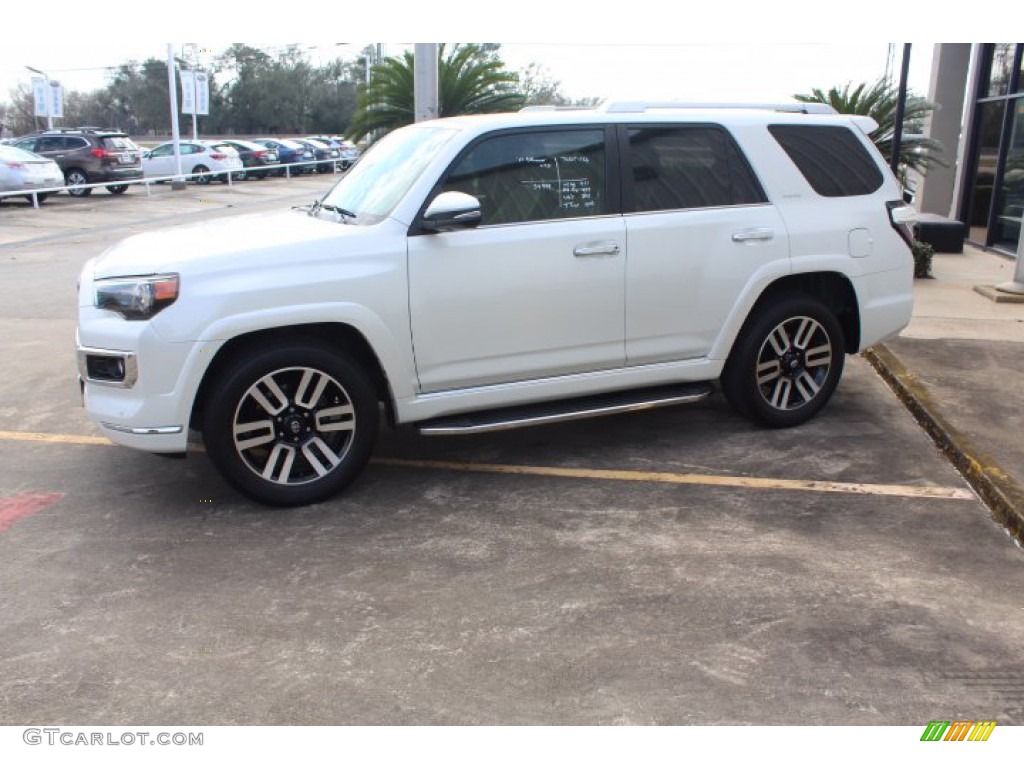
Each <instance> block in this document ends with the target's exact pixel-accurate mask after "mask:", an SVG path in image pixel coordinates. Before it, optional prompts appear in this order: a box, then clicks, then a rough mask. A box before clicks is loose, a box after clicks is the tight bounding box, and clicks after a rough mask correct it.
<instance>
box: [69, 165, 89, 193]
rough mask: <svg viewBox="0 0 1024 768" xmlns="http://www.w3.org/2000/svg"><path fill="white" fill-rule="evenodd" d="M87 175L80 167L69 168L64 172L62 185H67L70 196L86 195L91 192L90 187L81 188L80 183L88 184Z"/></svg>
mask: <svg viewBox="0 0 1024 768" xmlns="http://www.w3.org/2000/svg"><path fill="white" fill-rule="evenodd" d="M88 183H89V176H88V175H87V174H86V173H85V171H83V170H82V169H81V168H69V169H68V170H67V171H65V173H64V185H65V186H67V187H69V189H68V194H69V195H71V196H72V197H88V196H89V195H91V194H92V187H86V188H85V189H82V188H81V187H80V186H79V185H80V184H88Z"/></svg>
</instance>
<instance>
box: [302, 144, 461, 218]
mask: <svg viewBox="0 0 1024 768" xmlns="http://www.w3.org/2000/svg"><path fill="white" fill-rule="evenodd" d="M454 135H455V131H454V130H452V129H450V128H418V127H414V126H410V127H408V128H403V129H399V130H397V131H394V132H393V133H389V134H388V135H387V136H385V137H384V138H383V139H381V140H380V141H378V142H377V143H376V144H374V145H373V146H372V147H370V149H369V150H367V151H366V153H364V154H363V156H362V157H361V158H360V159H359V162H357V163H356V164H355V165H354V166H352V170H350V171H349V172H348V173H347V174H345V176H344V177H343V178H342V179H341V180H340V181H339V182H338V183H337V184H335V185H334V187H333V188H332V189H331V191H330V192H328V193H327V194H326V195H325V196H324V198H323V200H322V201H321V202H322V203H323V204H324V205H325V206H333V207H335V208H340V209H342V210H344V211H351V212H352V214H354V215H355V217H356V221H355V222H354V223H356V224H376V223H377V222H379V221H381V220H382V219H384V218H385V217H386V216H387V215H388V214H390V213H391V211H392V210H393V209H394V207H395V206H396V205H398V201H399V200H401V199H402V198H403V197H404V196H405V193H406V192H408V191H409V188H410V187H412V185H413V184H414V183H415V182H416V179H418V178H419V177H420V174H421V173H423V169H424V168H426V167H427V164H428V163H430V161H431V160H433V159H434V157H436V156H437V153H438V151H439V150H440V149H441V147H443V146H444V145H445V144H446V143H447V142H448V141H449V140H450V139H451V138H452V136H454Z"/></svg>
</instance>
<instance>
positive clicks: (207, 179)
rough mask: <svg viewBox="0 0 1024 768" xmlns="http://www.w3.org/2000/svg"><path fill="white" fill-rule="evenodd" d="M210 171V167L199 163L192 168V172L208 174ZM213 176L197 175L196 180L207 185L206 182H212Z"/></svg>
mask: <svg viewBox="0 0 1024 768" xmlns="http://www.w3.org/2000/svg"><path fill="white" fill-rule="evenodd" d="M209 172H210V169H209V168H207V167H206V166H205V165H197V166H196V167H195V168H193V169H192V173H206V174H208V173H209ZM211 178H212V177H211V176H196V177H195V179H194V181H195V182H196V184H203V185H205V184H209V183H210V179H211Z"/></svg>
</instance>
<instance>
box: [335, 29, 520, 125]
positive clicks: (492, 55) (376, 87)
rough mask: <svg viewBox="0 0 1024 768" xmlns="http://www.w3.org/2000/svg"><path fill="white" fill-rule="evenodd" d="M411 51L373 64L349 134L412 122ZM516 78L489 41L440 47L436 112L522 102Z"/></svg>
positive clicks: (507, 107)
mask: <svg viewBox="0 0 1024 768" xmlns="http://www.w3.org/2000/svg"><path fill="white" fill-rule="evenodd" d="M414 65H415V60H414V57H413V54H412V52H410V51H406V52H405V53H404V54H403V55H402V56H401V57H389V58H387V59H385V60H384V61H383V62H382V63H381V64H379V65H377V66H375V67H373V68H372V70H371V73H370V84H369V86H368V87H366V86H364V87H362V88H361V89H360V94H359V104H358V106H357V108H356V112H355V115H354V116H353V118H352V124H351V125H350V126H349V135H350V136H352V137H353V138H359V137H362V136H366V135H368V134H370V133H372V132H374V131H390V130H393V129H395V128H398V127H400V126H403V125H408V124H409V123H411V122H413V120H414V117H415V92H414V86H413V81H414V78H413V71H414ZM524 102H525V98H524V97H523V94H522V93H521V92H520V91H519V78H518V77H517V76H516V75H515V74H514V73H512V72H509V71H508V70H506V69H505V64H504V62H503V61H502V60H501V58H500V56H499V54H498V46H497V45H496V44H493V43H464V44H456V45H453V46H452V47H451V48H446V47H445V45H443V44H442V45H440V46H439V47H438V113H439V115H440V116H441V117H447V116H451V115H467V114H481V113H485V112H507V111H513V110H516V109H519V108H520V107H522V106H523V104H524Z"/></svg>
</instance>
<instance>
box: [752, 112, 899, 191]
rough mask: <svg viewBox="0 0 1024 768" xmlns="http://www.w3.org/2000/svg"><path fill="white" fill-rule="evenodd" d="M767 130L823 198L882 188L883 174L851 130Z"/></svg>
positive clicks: (790, 127) (798, 127)
mask: <svg viewBox="0 0 1024 768" xmlns="http://www.w3.org/2000/svg"><path fill="white" fill-rule="evenodd" d="M768 131H769V132H770V133H771V135H772V136H773V137H774V138H775V140H776V141H777V142H778V143H779V146H781V147H782V148H783V149H784V150H785V152H786V154H787V155H789V158H790V159H791V160H792V161H793V163H794V164H795V165H796V167H797V168H798V169H799V170H800V173H802V174H803V175H804V178H805V179H807V183H808V184H810V185H811V188H812V189H813V190H814V191H815V192H817V193H818V194H819V195H822V196H823V197H853V196H856V195H870V194H871V193H872V192H874V191H876V190H877V189H878V188H879V187H881V186H882V181H883V177H882V172H881V171H880V170H879V168H878V165H877V163H875V160H874V158H872V156H871V154H870V153H869V152H868V150H867V149H866V148H865V147H864V145H863V144H862V143H861V142H860V140H859V139H858V138H857V137H856V136H855V135H854V133H853V131H852V130H851V129H850V128H846V127H844V126H841V125H769V126H768Z"/></svg>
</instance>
